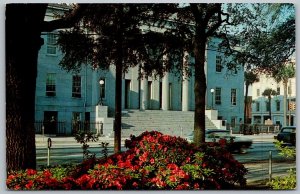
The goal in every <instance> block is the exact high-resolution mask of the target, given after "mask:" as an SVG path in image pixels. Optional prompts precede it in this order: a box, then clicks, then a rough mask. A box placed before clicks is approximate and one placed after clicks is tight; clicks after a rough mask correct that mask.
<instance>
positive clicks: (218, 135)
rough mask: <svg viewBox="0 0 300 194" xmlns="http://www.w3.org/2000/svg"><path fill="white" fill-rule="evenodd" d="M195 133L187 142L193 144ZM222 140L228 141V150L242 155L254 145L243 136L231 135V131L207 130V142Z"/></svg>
mask: <svg viewBox="0 0 300 194" xmlns="http://www.w3.org/2000/svg"><path fill="white" fill-rule="evenodd" d="M193 139H194V133H193V132H192V133H191V134H190V135H188V137H187V141H189V142H193ZM220 139H226V140H227V142H228V149H229V151H230V152H238V153H241V154H244V153H247V149H249V148H250V147H251V145H252V142H253V141H252V139H250V138H246V137H243V136H234V135H231V134H230V131H229V130H223V129H206V130H205V142H218V141H219V140H220Z"/></svg>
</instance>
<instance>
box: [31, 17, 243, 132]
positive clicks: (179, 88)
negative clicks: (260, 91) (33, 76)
mask: <svg viewBox="0 0 300 194" xmlns="http://www.w3.org/2000/svg"><path fill="white" fill-rule="evenodd" d="M51 17H52V15H51V11H50V12H49V11H48V14H47V16H46V20H49V19H51ZM42 37H43V38H44V45H43V46H42V47H41V49H40V52H39V57H38V76H37V82H36V105H35V110H36V111H35V116H36V120H37V121H51V119H54V120H56V121H63V122H65V123H66V124H65V125H64V128H65V131H66V133H67V134H70V133H72V122H73V121H74V120H80V121H88V122H94V121H101V122H103V123H104V124H105V123H109V124H107V125H106V126H108V128H112V127H111V126H112V125H111V124H112V122H113V121H112V120H113V117H114V107H115V84H116V82H115V80H116V78H115V67H114V66H113V65H111V66H110V67H109V69H108V70H106V71H103V70H99V69H92V68H91V66H90V65H89V64H83V65H82V69H81V71H80V72H79V73H76V74H73V73H67V72H66V71H64V70H62V69H61V67H60V66H59V65H58V64H59V62H60V60H61V59H62V56H63V53H61V51H60V50H59V48H58V47H57V45H56V44H55V43H56V33H55V32H53V33H43V35H42ZM218 42H219V40H218V39H217V38H212V39H211V40H210V41H209V43H208V44H207V49H206V62H205V73H206V81H207V92H206V94H203V96H204V97H205V99H206V109H207V110H210V109H214V110H217V118H216V119H217V120H220V121H222V122H221V123H222V125H223V127H224V126H225V125H230V126H235V124H236V123H238V121H239V120H240V119H242V118H244V116H243V114H244V113H243V107H244V105H243V103H244V71H243V68H239V69H236V70H234V71H231V70H228V69H227V68H226V61H227V59H228V58H226V57H225V56H224V54H223V53H221V52H219V50H218V49H217V47H216V45H217V44H218ZM185 55H188V56H189V57H184V59H183V63H184V62H185V60H186V59H187V58H188V60H189V62H191V64H193V63H194V59H193V57H192V56H191V55H189V53H185ZM191 68H193V65H191ZM191 70H192V69H191ZM138 71H139V68H138V67H134V68H131V69H129V71H128V72H127V73H124V74H123V78H122V109H123V110H124V111H126V110H140V111H144V110H160V111H184V112H187V111H194V110H195V103H194V102H195V95H194V77H193V73H192V76H190V77H178V76H177V75H175V74H174V73H166V74H165V76H164V77H163V78H161V79H154V78H153V77H147V78H144V79H138V73H139V72H138ZM192 72H193V70H192ZM99 106H101V107H102V108H101V110H100V109H99ZM103 107H105V108H104V109H103ZM103 111H104V113H103ZM217 128H220V127H217ZM107 130H109V129H107ZM111 130H112V129H111Z"/></svg>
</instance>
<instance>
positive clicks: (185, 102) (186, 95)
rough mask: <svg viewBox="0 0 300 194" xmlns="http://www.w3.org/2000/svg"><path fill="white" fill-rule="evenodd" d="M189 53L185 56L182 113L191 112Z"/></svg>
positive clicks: (185, 52)
mask: <svg viewBox="0 0 300 194" xmlns="http://www.w3.org/2000/svg"><path fill="white" fill-rule="evenodd" d="M188 60H189V53H188V52H187V51H184V54H183V64H182V65H183V76H182V111H189V77H188V74H187V73H188Z"/></svg>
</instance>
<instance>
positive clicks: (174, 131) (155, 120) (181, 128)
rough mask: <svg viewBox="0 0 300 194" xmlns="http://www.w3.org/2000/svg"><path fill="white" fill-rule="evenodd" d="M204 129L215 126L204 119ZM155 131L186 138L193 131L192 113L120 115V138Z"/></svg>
mask: <svg viewBox="0 0 300 194" xmlns="http://www.w3.org/2000/svg"><path fill="white" fill-rule="evenodd" d="M205 124H206V128H211V129H214V128H216V126H215V125H214V124H213V123H212V122H211V121H210V120H209V119H208V118H207V117H206V118H205ZM152 130H156V131H159V132H162V133H164V134H169V135H174V136H183V137H186V136H187V135H189V134H190V133H191V132H192V131H193V130H194V112H192V111H187V112H182V111H162V110H145V111H139V110H126V111H123V114H122V137H129V136H130V135H139V134H141V133H142V132H144V131H152Z"/></svg>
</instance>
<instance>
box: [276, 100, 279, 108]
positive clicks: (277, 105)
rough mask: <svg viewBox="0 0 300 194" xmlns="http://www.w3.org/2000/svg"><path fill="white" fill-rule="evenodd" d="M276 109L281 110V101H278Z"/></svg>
mask: <svg viewBox="0 0 300 194" xmlns="http://www.w3.org/2000/svg"><path fill="white" fill-rule="evenodd" d="M276 111H280V101H279V100H277V101H276Z"/></svg>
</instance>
